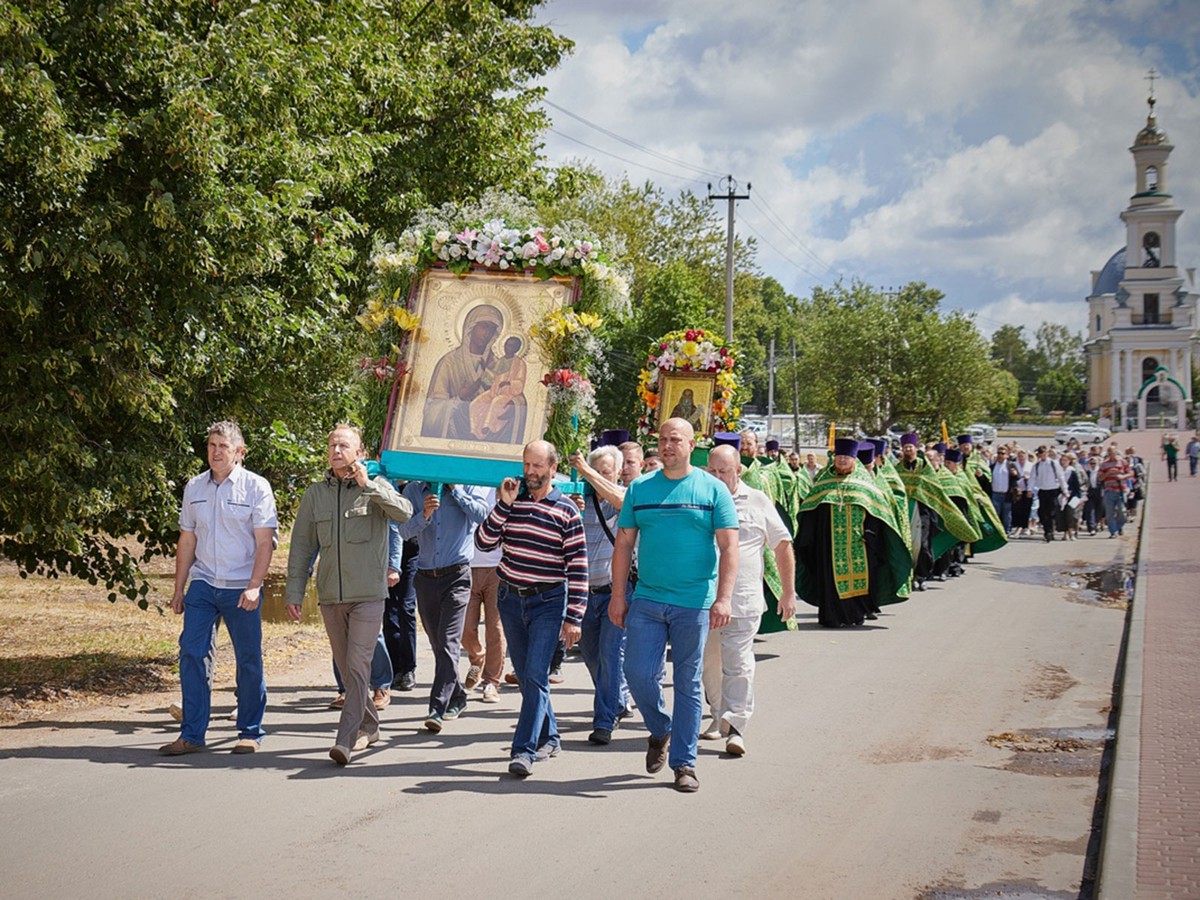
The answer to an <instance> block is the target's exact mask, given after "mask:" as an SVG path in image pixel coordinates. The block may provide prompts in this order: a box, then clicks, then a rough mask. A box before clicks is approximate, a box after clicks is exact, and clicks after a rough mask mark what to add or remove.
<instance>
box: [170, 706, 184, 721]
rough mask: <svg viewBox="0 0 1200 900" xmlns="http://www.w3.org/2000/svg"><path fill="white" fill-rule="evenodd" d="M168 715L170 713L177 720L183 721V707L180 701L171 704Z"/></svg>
mask: <svg viewBox="0 0 1200 900" xmlns="http://www.w3.org/2000/svg"><path fill="white" fill-rule="evenodd" d="M167 715H169V716H170V717H171V718H172V719H174V720H175V721H176V722H182V721H183V707H182V706H181V705H180V704H178V703H172V704H171V705H170V706H168V707H167Z"/></svg>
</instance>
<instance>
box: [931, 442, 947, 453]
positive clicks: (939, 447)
mask: <svg viewBox="0 0 1200 900" xmlns="http://www.w3.org/2000/svg"><path fill="white" fill-rule="evenodd" d="M933 449H934V450H936V451H937V452H938V453H945V452H946V444H945V442H944V441H938V442H937V443H936V444H934V445H933Z"/></svg>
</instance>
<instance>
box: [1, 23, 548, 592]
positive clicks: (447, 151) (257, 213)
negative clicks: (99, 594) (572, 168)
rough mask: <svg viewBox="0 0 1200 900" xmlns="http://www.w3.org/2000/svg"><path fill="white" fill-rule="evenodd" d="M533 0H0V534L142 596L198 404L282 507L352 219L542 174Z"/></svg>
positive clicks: (327, 377)
mask: <svg viewBox="0 0 1200 900" xmlns="http://www.w3.org/2000/svg"><path fill="white" fill-rule="evenodd" d="M538 5H539V4H538V3H537V2H534V0H509V2H505V3H493V2H482V3H479V2H466V0H460V2H447V3H437V4H434V3H429V2H425V0H390V2H369V0H344V2H340V3H336V4H323V3H307V2H301V0H257V2H255V0H235V2H229V0H225V2H220V3H217V2H212V0H115V2H111V3H106V4H102V5H89V4H65V3H44V2H35V0H15V2H14V0H0V328H2V329H3V333H4V334H5V337H6V340H5V342H4V343H3V345H2V346H0V384H2V387H0V394H2V395H3V397H4V398H5V399H4V402H3V404H2V405H0V426H2V430H3V432H4V434H5V440H4V442H3V445H2V447H3V449H2V450H0V553H3V554H4V555H5V556H6V557H8V558H9V559H12V560H14V561H16V562H17V564H18V565H19V566H20V568H21V570H22V572H47V573H50V574H58V573H65V574H71V575H76V576H79V577H82V578H87V579H89V580H91V581H92V582H93V583H96V582H103V583H104V584H106V585H107V587H108V588H109V591H110V595H109V596H110V599H115V597H116V596H117V594H118V593H120V594H123V595H126V596H128V597H130V598H134V599H138V600H139V602H140V603H141V604H142V605H145V603H146V594H147V592H148V586H147V583H146V581H145V579H144V578H143V577H142V576H141V573H140V570H139V565H140V562H142V561H144V560H145V559H147V558H148V557H149V556H150V555H151V554H153V553H160V552H168V551H170V550H171V549H172V548H173V544H174V539H175V534H176V530H177V529H176V516H177V512H178V510H177V503H178V496H179V492H180V490H181V489H182V484H183V483H184V481H185V480H186V478H187V477H188V476H190V475H192V474H194V473H195V472H197V471H198V470H199V469H200V468H201V467H202V460H203V452H202V448H203V442H204V435H205V431H206V426H207V425H208V423H209V422H211V421H212V420H214V419H218V418H225V417H235V418H237V419H239V420H240V421H241V423H242V426H243V430H244V431H245V432H246V436H247V442H248V444H249V447H250V455H249V458H248V465H249V466H250V467H251V468H254V469H256V470H258V471H260V472H262V473H263V474H265V475H267V476H268V478H269V479H270V480H271V482H272V484H273V485H274V486H275V488H276V490H277V491H278V492H279V493H280V495H281V496H280V498H279V499H280V503H279V505H280V508H281V510H283V511H285V512H286V511H287V510H288V509H289V508H290V506H291V504H290V502H289V500H290V499H292V492H293V491H296V490H298V489H299V488H300V487H302V486H303V483H304V482H305V481H307V479H308V478H309V477H310V476H311V474H312V472H313V471H314V470H315V467H316V466H317V465H318V462H317V461H318V460H319V449H318V448H319V446H320V440H319V438H320V436H321V435H323V433H324V432H325V431H326V430H327V429H328V428H329V427H330V425H331V423H333V422H335V421H337V420H339V419H341V418H344V417H348V416H349V417H352V416H353V415H354V413H355V404H356V402H357V399H356V395H355V394H354V392H353V390H352V386H351V377H352V367H353V363H354V361H356V358H357V356H356V353H355V350H356V349H357V344H358V342H359V341H360V340H361V334H360V332H359V330H358V329H357V327H356V325H355V323H354V315H355V313H356V312H357V310H358V308H359V306H360V304H361V302H362V300H363V296H364V292H365V290H366V277H365V276H366V273H367V272H368V265H369V256H370V250H371V248H372V244H373V240H374V234H375V233H376V231H378V230H383V231H385V232H387V233H392V234H394V233H398V232H399V231H400V230H402V228H403V227H404V225H406V224H407V220H408V218H409V217H410V215H411V213H412V211H413V210H414V209H416V208H417V207H419V206H424V205H426V204H430V203H440V202H442V201H444V200H446V199H451V198H459V197H462V196H467V195H472V194H477V193H479V192H480V191H481V190H482V189H483V188H485V187H487V186H489V185H493V184H497V183H500V184H504V185H505V186H507V187H514V188H517V189H521V188H529V189H532V187H533V186H534V185H536V184H538V183H540V181H541V179H542V175H541V173H540V172H539V171H538V168H537V159H538V157H537V150H538V146H539V144H538V141H539V139H540V134H541V131H542V129H543V128H544V126H545V117H544V114H543V113H542V112H541V111H540V110H539V109H538V107H537V101H538V99H539V97H540V93H541V90H540V89H539V88H537V87H536V86H534V82H535V81H536V79H538V78H539V77H540V76H542V75H544V74H545V73H546V72H547V71H549V70H550V69H551V68H553V67H554V66H555V65H557V64H558V62H559V61H560V60H561V59H562V57H563V55H564V54H565V53H566V52H568V50H569V46H570V45H569V42H567V41H565V40H564V39H562V38H560V37H558V36H556V35H555V34H554V33H553V31H552V30H551V29H549V28H545V27H541V26H537V25H535V24H534V23H533V21H532V16H533V14H534V12H535V10H536V8H537V6H538ZM127 539H132V540H127Z"/></svg>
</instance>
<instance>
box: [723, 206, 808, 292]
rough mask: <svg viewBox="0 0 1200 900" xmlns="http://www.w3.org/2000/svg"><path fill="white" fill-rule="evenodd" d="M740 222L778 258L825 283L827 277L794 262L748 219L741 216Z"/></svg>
mask: <svg viewBox="0 0 1200 900" xmlns="http://www.w3.org/2000/svg"><path fill="white" fill-rule="evenodd" d="M742 224H744V225H745V226H746V227H747V228H749V229H750V230H751V231H752V232H754V234H755V236H756V237H757V238H758V239H759V240H760V241H762V242H763V243H764V244H766V245H767V246H768V247H770V248H771V249H772V250H774V251H775V253H776V254H778V256H779V258H780V259H782V260H783V261H784V262H786V263H788V264H789V265H791V266H794V267H795V268H796V269H798V270H799V271H800V272H803V273H804V274H805V275H807V276H808V277H809V278H815V279H816V281H817V283H818V284H825V283H826V281H827V279H826V278H825V277H824V276H822V275H818V274H817V273H816V272H814V271H812V270H811V269H809V268H807V267H805V266H803V265H801V264H800V263H798V262H796V261H795V260H794V259H792V258H791V257H790V256H788V255H787V253H785V252H784V251H782V250H780V249H779V248H778V247H776V246H775V245H774V244H773V243H771V242H770V241H769V240H767V239H766V238H765V237H763V234H762V232H760V231H759V230H758V229H757V228H755V227H754V225H753V224H751V222H750V220H748V219H746V218H745V217H743V218H742Z"/></svg>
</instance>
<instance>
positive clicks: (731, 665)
mask: <svg viewBox="0 0 1200 900" xmlns="http://www.w3.org/2000/svg"><path fill="white" fill-rule="evenodd" d="M708 470H709V471H710V472H712V474H713V475H715V476H716V477H717V478H718V479H719V480H720V481H721V482H722V483H723V484H724V485H725V487H726V488H728V489H729V493H730V495H731V496H732V497H733V505H734V507H735V508H736V509H737V517H738V572H737V580H736V581H735V582H734V587H733V608H732V609H731V610H730V619H729V622H728V623H727V624H725V625H723V626H721V627H719V628H711V629H709V632H708V638H707V640H706V641H705V644H704V675H703V682H704V693H705V695H706V696H707V697H708V705H709V710H710V713H711V715H712V727H711V728H710V729H709V730H708V731H706V732H704V734H702V735H701V737H703V738H705V739H706V740H718V739H720V738H721V737H722V736H724V737H725V752H726V753H729V754H730V755H732V756H741V755H743V754H744V753H745V752H746V739H745V732H746V726H747V725H748V724H749V722H750V716H751V715H753V713H754V635H755V634H757V633H758V626H759V623H760V622H762V615H763V611H764V610H765V609H766V608H767V602H766V599H765V598H764V597H763V549H764V548H766V547H770V548H771V550H772V552H774V554H775V563H776V565H777V566H778V567H779V578H780V581H781V582H782V583H783V592H782V594H781V596H780V598H779V604H778V609H777V612H778V614H779V618H780V619H782V620H783V621H784V622H787V621H789V620H790V619H791V618H792V617H793V616H794V615H796V590H795V585H796V558H795V556H794V555H793V553H792V535H791V533H790V532H789V531H788V530H787V526H786V525H784V523H783V519H782V518H781V517H780V515H779V511H778V510H776V508H775V504H774V503H773V502H772V500H771V498H770V497H768V496H767V495H766V494H765V493H763V492H762V491H760V490H757V489H756V488H752V487H750V486H749V485H748V484H746V483H745V482H744V481H742V479H741V471H742V461H741V459H740V458H739V456H738V451H737V450H735V449H734V448H733V447H730V446H728V445H722V446H720V447H716V448H714V449H713V451H712V454H711V455H710V456H709V458H708Z"/></svg>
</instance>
